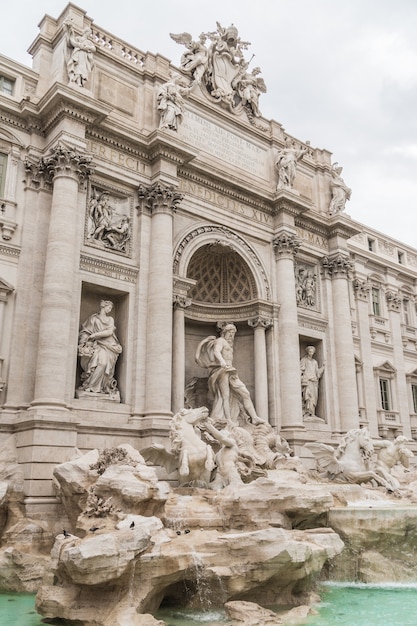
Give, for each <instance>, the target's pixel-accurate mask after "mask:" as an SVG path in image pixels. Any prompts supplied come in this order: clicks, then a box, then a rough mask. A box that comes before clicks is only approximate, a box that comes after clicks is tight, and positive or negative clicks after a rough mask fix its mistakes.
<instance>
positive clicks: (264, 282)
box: [173, 224, 271, 302]
mask: <svg viewBox="0 0 417 626" xmlns="http://www.w3.org/2000/svg"><path fill="white" fill-rule="evenodd" d="M207 245H218V246H221V247H224V248H225V249H227V248H229V249H230V250H231V251H232V250H233V251H234V252H236V253H237V254H239V255H240V256H241V257H242V259H243V261H244V262H245V263H246V265H247V266H248V268H249V271H250V272H251V274H252V277H253V280H254V290H255V292H256V294H257V297H256V299H257V300H262V301H266V302H270V301H271V289H270V285H269V280H268V277H267V274H266V271H265V268H264V266H263V264H262V262H261V260H260V258H259V256H258V255H257V254H256V252H255V251H254V250H253V248H252V247H251V246H250V245H249V244H248V243H247V241H245V240H244V239H243V238H242V237H240V235H238V234H236V233H234V232H233V231H232V230H230V229H229V228H227V227H225V226H217V225H213V224H201V225H200V226H195V227H194V228H193V229H192V230H190V231H188V233H187V234H186V235H185V236H183V237H182V239H181V240H180V241H179V243H178V244H177V246H176V250H175V253H174V262H173V273H174V279H175V278H176V277H183V278H186V277H187V271H188V266H189V264H190V261H191V259H192V258H193V256H194V254H195V253H196V252H197V251H198V250H199V249H200V248H202V247H204V246H207Z"/></svg>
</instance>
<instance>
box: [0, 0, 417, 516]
mask: <svg viewBox="0 0 417 626" xmlns="http://www.w3.org/2000/svg"><path fill="white" fill-rule="evenodd" d="M212 28H213V25H211V24H207V31H208V32H207V33H205V34H204V33H203V34H202V36H201V37H200V40H199V41H194V40H193V38H192V37H191V35H188V34H187V33H180V34H175V35H171V36H172V37H173V38H174V39H175V41H177V42H178V43H179V44H181V45H183V46H185V49H186V51H185V52H184V54H183V55H182V57H181V59H178V61H176V62H173V63H172V64H171V63H170V62H169V61H168V60H167V59H166V58H165V57H163V56H160V55H154V54H152V53H146V54H145V53H143V52H141V51H140V50H139V49H136V48H134V47H127V46H126V44H125V43H124V42H122V41H119V40H118V39H117V37H115V36H113V35H112V34H110V33H108V32H106V31H104V30H103V29H101V28H100V27H99V26H96V25H95V24H94V22H93V21H92V20H91V19H90V18H88V17H87V15H86V13H85V11H83V10H81V9H79V8H77V7H76V6H74V5H73V4H69V5H68V6H67V7H66V8H65V9H64V11H63V13H62V14H61V15H60V16H59V17H58V18H57V19H54V18H52V17H49V16H45V17H44V18H43V20H42V21H41V23H40V33H39V36H38V37H37V38H36V40H35V41H34V43H33V44H32V46H31V48H30V52H31V54H32V56H33V69H29V68H27V67H24V66H22V65H20V64H18V63H14V62H13V61H10V60H9V59H6V58H4V57H0V74H1V76H2V77H4V78H5V79H7V80H6V82H4V81H3V83H2V84H7V85H10V86H11V87H10V89H8V91H7V93H6V92H5V93H1V94H0V110H1V119H2V127H1V129H0V159H1V161H0V164H1V167H2V169H1V173H0V175H1V180H0V182H1V186H0V196H1V197H0V203H1V207H0V208H1V211H0V231H1V237H2V242H1V244H0V329H1V333H2V334H1V352H0V354H1V358H0V367H1V369H0V394H1V402H2V409H1V415H0V437H1V438H2V439H5V438H6V437H8V436H10V434H14V435H15V439H16V447H17V454H18V459H19V462H20V463H21V464H22V467H23V470H24V478H25V494H26V501H25V502H26V506H27V508H28V511H32V512H33V511H42V510H43V509H45V508H46V509H48V510H52V508H53V505H54V502H55V500H54V493H53V491H52V483H51V475H52V468H53V466H54V465H55V464H56V463H59V462H62V461H63V460H66V459H69V458H70V457H71V455H72V454H73V452H74V450H75V449H79V450H82V451H88V450H90V449H92V448H97V447H98V448H100V447H103V448H104V447H110V446H114V445H117V444H119V443H122V442H125V441H129V442H130V443H131V444H132V445H134V446H136V447H137V448H143V447H144V446H145V445H148V444H150V443H153V442H164V441H165V440H166V439H167V437H168V430H169V428H168V424H169V420H170V418H171V416H172V415H173V414H174V413H175V412H177V411H178V410H179V409H181V408H182V407H183V406H184V404H185V403H186V400H185V396H186V395H187V393H186V390H190V389H191V388H192V389H193V393H192V396H193V399H192V400H190V399H189V398H188V400H187V401H188V402H189V403H194V404H195V405H196V406H198V405H201V403H202V400H203V395H204V394H202V393H201V389H202V384H201V380H202V379H204V378H207V370H205V369H204V368H202V367H200V366H199V365H198V363H197V362H196V360H195V353H196V350H197V347H198V345H199V344H200V342H201V341H202V340H204V338H205V337H207V336H210V335H213V336H216V335H218V333H219V329H221V328H222V327H223V326H224V324H226V323H229V324H234V326H235V327H236V329H237V332H236V338H235V344H234V364H235V367H236V368H237V370H238V372H239V377H240V379H241V380H242V381H244V384H245V387H246V388H247V390H248V392H249V394H250V397H251V398H252V400H253V402H254V406H255V409H256V414H258V415H260V416H262V417H263V418H265V419H267V420H268V421H269V423H270V424H271V425H272V427H273V428H274V429H276V431H277V433H281V434H282V436H283V437H284V438H285V439H286V440H287V441H288V442H289V443H290V444H291V445H292V447H293V448H294V451H295V452H296V453H297V454H299V455H300V456H302V457H305V459H306V462H307V464H308V462H309V460H308V459H310V460H311V459H312V456H311V455H310V456H309V452H308V449H307V448H305V447H304V444H305V443H308V442H316V441H320V442H325V443H326V442H327V443H331V442H334V441H337V439H338V436H339V435H340V434H342V433H345V432H346V431H348V430H349V429H352V428H358V427H359V426H364V427H365V426H366V427H367V428H368V429H369V432H370V434H371V436H372V437H373V438H378V437H384V438H391V439H394V438H395V437H396V436H398V435H401V434H403V435H405V436H406V437H408V438H413V439H414V440H415V441H416V445H417V314H416V284H417V251H416V250H413V249H411V248H410V247H408V246H405V245H403V244H401V243H400V242H397V241H394V240H392V239H390V238H389V237H387V236H385V235H382V234H381V233H378V232H376V231H374V230H373V229H372V228H368V227H364V226H363V225H362V224H358V223H356V222H355V221H353V220H352V219H351V218H350V217H349V215H347V214H346V213H345V208H346V207H345V203H346V201H347V200H349V198H350V193H351V190H350V189H349V188H348V187H347V185H346V184H345V183H344V179H342V178H341V175H340V174H341V171H342V170H341V168H340V167H338V166H337V164H336V163H332V160H331V153H330V152H328V151H327V150H322V149H318V148H313V147H312V146H310V145H307V144H303V143H302V142H300V141H298V140H297V139H296V138H294V137H291V136H290V135H288V134H287V133H286V132H284V130H283V129H282V127H281V126H280V125H279V124H277V123H275V122H274V121H271V120H267V119H265V118H263V117H262V115H261V105H260V103H259V100H260V99H261V96H262V97H267V96H266V95H264V94H265V93H266V86H265V83H264V82H263V79H261V78H260V77H259V74H260V69H259V68H254V69H253V70H251V71H249V69H248V65H249V63H248V62H247V60H246V58H245V55H246V50H247V47H248V45H249V44H248V42H246V41H243V40H242V39H241V38H240V34H239V32H238V30H237V28H236V27H230V28H229V27H227V28H224V27H222V26H221V25H220V24H217V30H215V31H214V30H210V29H212ZM242 36H243V37H246V36H249V37H250V33H242ZM167 37H169V33H167ZM110 42H111V43H110ZM178 50H179V56H180V54H181V51H183V50H184V49H183V48H180V47H179V48H178ZM347 178H348V173H347ZM100 303H102V304H100ZM103 303H104V304H103ZM106 303H107V304H106ZM106 306H107V309H106ZM104 309H106V310H107V313H106V312H105V313H97V311H99V310H100V311H102V310H104ZM100 315H101V318H100ZM87 321H89V323H87ZM81 329H82V332H83V341H82V343H79V336H80V331H81ZM307 348H308V349H309V352H310V353H311V354H314V360H315V361H316V362H317V364H318V365H317V371H319V372H320V374H319V375H318V376H317V377H316V378H317V380H316V381H313V382H309V383H308V384H309V385H311V388H312V389H313V390H314V394H313V396H314V397H313V401H310V404H309V409H308V411H307V412H306V410H305V399H303V393H304V390H303V385H302V373H301V372H300V360H301V359H302V358H303V357H304V355H305V354H306V349H307ZM307 353H308V352H307ZM324 363H325V364H326V366H325V368H324V367H323V365H324ZM92 370H94V372H95V373H94V375H93V376H92V374H91V373H92ZM304 370H305V367H304ZM193 381H194V382H193ZM306 384H307V383H306ZM306 384H305V385H304V387H305V386H306ZM188 395H190V394H188ZM306 415H307V416H308V419H306Z"/></svg>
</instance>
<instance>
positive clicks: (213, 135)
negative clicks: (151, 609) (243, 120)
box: [181, 111, 268, 178]
mask: <svg viewBox="0 0 417 626" xmlns="http://www.w3.org/2000/svg"><path fill="white" fill-rule="evenodd" d="M181 134H182V135H183V137H184V139H185V141H188V142H189V143H190V144H191V145H192V146H195V147H196V148H199V149H200V150H204V152H207V153H208V154H211V155H212V156H214V157H216V158H218V159H221V160H222V161H225V162H226V163H228V164H229V166H233V167H238V168H240V169H242V170H244V171H245V172H250V173H251V174H254V175H255V176H259V177H261V178H268V153H267V151H266V150H263V149H262V148H260V147H259V146H257V145H256V144H254V143H252V142H251V141H247V140H246V139H244V138H243V137H240V136H239V135H236V134H235V133H232V132H230V131H228V130H226V129H225V128H222V127H221V126H218V125H217V124H213V123H212V122H210V121H209V120H207V119H205V118H203V117H200V116H199V115H196V114H195V113H192V112H190V111H186V112H185V114H184V121H183V124H182V126H181Z"/></svg>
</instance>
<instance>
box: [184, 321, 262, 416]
mask: <svg viewBox="0 0 417 626" xmlns="http://www.w3.org/2000/svg"><path fill="white" fill-rule="evenodd" d="M236 330H237V329H236V326H235V325H234V324H226V325H225V326H224V327H223V329H222V331H221V335H220V337H217V338H216V337H214V336H210V337H207V338H206V339H204V340H203V341H202V342H201V343H200V344H199V346H198V348H197V352H196V356H195V360H196V363H197V364H198V365H199V366H200V367H204V368H208V369H209V372H210V374H209V379H208V386H209V393H210V395H211V397H212V399H213V406H212V410H211V418H212V419H213V421H214V422H215V423H217V422H218V423H220V424H223V425H224V424H225V423H227V422H237V419H238V416H239V414H240V412H241V408H240V404H242V405H243V408H244V410H245V411H246V413H247V416H248V420H249V421H250V422H251V423H252V424H258V423H259V422H263V421H264V420H263V419H262V418H260V417H258V415H257V414H256V410H255V407H254V405H253V402H252V400H251V397H250V393H249V391H248V389H247V387H246V385H245V384H244V383H243V382H242V381H241V380H240V378H239V376H238V373H237V370H236V368H235V367H234V366H233V344H234V339H235V334H236Z"/></svg>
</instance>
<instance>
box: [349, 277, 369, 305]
mask: <svg viewBox="0 0 417 626" xmlns="http://www.w3.org/2000/svg"><path fill="white" fill-rule="evenodd" d="M353 289H354V291H355V295H356V297H357V299H358V300H362V301H363V302H367V301H368V293H369V289H370V285H369V283H367V282H366V280H360V279H359V278H355V279H354V281H353Z"/></svg>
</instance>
